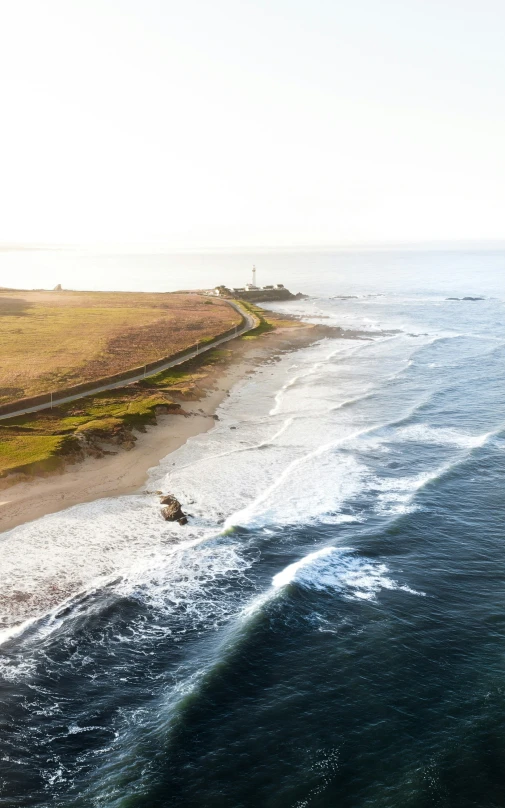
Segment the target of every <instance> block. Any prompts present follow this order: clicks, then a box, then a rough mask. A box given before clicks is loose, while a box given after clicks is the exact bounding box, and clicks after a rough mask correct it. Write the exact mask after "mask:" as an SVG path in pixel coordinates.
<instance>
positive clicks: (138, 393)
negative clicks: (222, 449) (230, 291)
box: [0, 293, 299, 485]
mask: <svg viewBox="0 0 505 808" xmlns="http://www.w3.org/2000/svg"><path fill="white" fill-rule="evenodd" d="M55 294H57V293H55ZM153 297H156V296H153ZM161 297H165V296H161ZM166 297H168V295H167V296H166ZM173 297H177V296H176V295H174V296H173ZM187 297H192V298H196V300H197V301H198V304H197V305H196V306H195V308H194V309H193V312H195V314H194V323H195V325H196V324H198V322H197V316H199V315H200V312H201V309H202V307H203V306H205V310H204V314H206V313H207V312H208V310H209V309H211V308H212V311H214V310H215V311H217V312H219V313H220V314H221V310H222V309H223V307H225V308H224V312H223V315H224V314H225V313H226V315H228V310H229V307H228V306H227V305H226V304H223V303H222V301H212V307H211V306H208V305H206V303H205V301H204V300H203V301H202V302H201V303H200V300H201V298H198V297H196V296H192V295H187ZM190 302H191V301H190ZM243 306H244V308H246V309H248V310H249V311H251V312H252V313H254V314H255V315H256V316H257V317H258V319H259V325H258V326H257V327H256V328H255V329H254V330H253V331H250V332H249V333H248V334H246V335H244V336H242V337H241V338H240V339H241V340H249V339H251V340H252V339H257V338H258V337H260V336H261V335H262V334H265V333H267V332H270V331H273V330H274V329H275V328H276V327H278V326H281V327H288V326H297V325H298V326H299V323H298V322H297V321H296V320H293V319H283V318H281V317H280V316H278V315H277V314H275V313H273V312H265V311H264V310H263V309H260V308H258V307H257V306H254V305H253V304H251V303H247V302H246V303H243ZM186 311H187V310H186ZM231 314H234V312H233V311H231ZM237 319H238V316H237ZM0 320H1V318H0ZM218 321H219V320H218V318H214V320H213V321H212V322H213V324H215V323H216V322H218ZM186 323H187V328H186V332H187V330H188V326H189V322H188V321H186ZM0 326H1V323H0ZM225 326H226V321H223V320H221V321H220V326H219V328H216V330H217V331H222V330H224V327H225ZM39 330H42V326H40V328H39ZM195 331H196V329H195V330H191V334H192V335H193V334H194V333H195ZM200 333H201V331H200ZM211 338H212V336H211V335H208V334H207V335H206V336H201V337H200V343H201V344H204V343H205V342H206V341H209V340H210V339H211ZM192 340H193V341H194V336H192ZM231 354H232V351H231V350H230V349H222V348H221V349H217V348H215V349H213V350H211V351H209V352H207V353H204V354H202V355H201V356H199V357H197V358H195V359H191V360H188V361H187V362H185V363H184V364H181V365H179V366H178V367H177V368H170V369H169V370H166V371H163V372H161V373H157V374H156V375H154V376H150V377H148V378H146V379H143V380H142V381H139V382H136V383H134V384H130V385H126V386H124V387H121V388H117V389H114V390H110V391H107V392H103V393H99V394H96V395H90V396H87V397H85V398H81V399H79V400H77V401H73V402H69V403H67V404H62V405H59V406H55V407H54V408H53V409H45V410H42V411H40V412H38V413H29V414H27V415H23V416H18V417H13V418H7V419H4V420H1V421H0V480H1V479H3V484H4V485H6V484H12V483H15V482H17V481H18V480H22V479H26V478H27V477H29V476H32V475H34V474H35V475H37V474H40V473H45V472H54V471H57V470H58V469H63V468H65V467H66V465H67V464H68V463H74V462H78V461H80V460H83V459H84V458H85V457H87V456H91V457H101V456H103V455H105V454H107V453H111V452H115V451H118V450H119V449H121V448H122V449H131V448H132V447H133V446H134V443H135V441H136V437H135V434H134V430H137V431H145V427H146V426H147V425H149V424H155V423H156V416H157V414H158V413H160V412H171V413H179V414H181V415H184V414H185V411H184V402H190V401H197V400H198V399H199V398H200V396H201V395H202V394H203V392H204V388H205V385H206V383H207V382H208V380H209V378H211V376H212V373H213V371H214V370H215V367H216V365H219V364H225V363H226V361H227V360H228V358H229V357H230V356H231ZM157 355H159V351H158V352H157ZM131 361H132V360H130V362H131ZM130 366H131V364H130ZM39 378H42V377H39ZM77 381H81V379H80V378H78V379H77Z"/></svg>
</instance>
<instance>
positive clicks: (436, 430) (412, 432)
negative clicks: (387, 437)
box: [395, 424, 492, 449]
mask: <svg viewBox="0 0 505 808" xmlns="http://www.w3.org/2000/svg"><path fill="white" fill-rule="evenodd" d="M491 434H492V433H491V432H486V433H483V434H481V435H468V434H466V433H464V432H459V431H458V430H456V429H444V428H440V427H432V426H430V425H429V424H412V425H410V426H406V427H403V428H402V429H399V430H398V431H397V433H396V436H395V437H396V439H400V440H404V441H416V442H419V443H427V444H430V443H431V444H438V445H449V446H457V447H461V448H462V449H475V448H478V447H480V446H484V444H485V443H486V441H487V440H488V439H489V437H490V436H491Z"/></svg>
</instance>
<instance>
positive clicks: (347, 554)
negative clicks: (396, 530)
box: [273, 547, 424, 600]
mask: <svg viewBox="0 0 505 808" xmlns="http://www.w3.org/2000/svg"><path fill="white" fill-rule="evenodd" d="M387 573H389V569H388V567H387V566H386V564H384V563H377V562H373V561H371V560H370V559H366V558H362V557H360V556H358V555H357V554H356V553H355V552H354V551H353V549H352V548H350V547H341V548H336V547H323V548H322V549H321V550H317V551H316V552H314V553H310V554H309V555H307V556H305V557H304V558H301V559H300V560H299V561H296V562H295V563H293V564H290V565H289V566H288V567H286V568H285V569H284V570H282V571H281V572H279V573H277V575H275V576H274V578H273V586H274V589H280V588H283V587H286V586H288V585H289V584H292V583H296V584H298V585H299V586H302V587H304V588H305V589H316V590H320V591H322V590H334V591H337V592H339V593H340V594H342V596H343V597H344V598H346V599H351V600H374V599H375V598H376V597H377V594H378V593H379V592H380V590H381V589H399V590H402V591H404V592H408V593H410V594H415V595H423V594H424V593H422V592H416V591H415V590H414V589H411V588H410V587H408V586H402V585H400V584H398V583H397V582H396V581H394V580H393V579H392V578H390V577H389V576H388V574H387Z"/></svg>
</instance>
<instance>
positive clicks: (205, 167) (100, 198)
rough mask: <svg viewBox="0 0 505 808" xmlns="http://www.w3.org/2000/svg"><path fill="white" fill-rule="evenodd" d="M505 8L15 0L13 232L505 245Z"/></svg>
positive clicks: (1, 40)
mask: <svg viewBox="0 0 505 808" xmlns="http://www.w3.org/2000/svg"><path fill="white" fill-rule="evenodd" d="M504 22H505V9H504V8H503V6H502V4H500V3H498V2H495V1H494V0H485V1H484V2H483V3H481V4H479V7H478V8H477V7H476V6H475V4H473V3H470V2H455V0H448V2H446V3H444V4H443V7H442V6H441V4H440V3H435V2H434V1H433V0H425V2H415V1H414V0H407V1H406V2H402V3H399V2H395V0H385V1H384V2H382V3H380V4H379V3H377V2H374V0H362V2H360V3H359V4H355V5H354V6H353V7H350V5H349V4H346V3H343V2H329V0H318V2H316V3H311V4H309V3H308V2H301V1H300V0H298V2H296V0H295V2H289V3H288V2H287V0H272V2H270V3H267V2H266V1H265V0H258V1H257V2H254V3H252V2H231V0H216V2H215V3H213V4H212V5H210V4H206V3H204V2H203V1H202V0H188V2H187V3H185V4H184V6H183V7H182V6H181V5H180V4H175V3H174V2H161V0H146V2H144V3H142V4H139V3H136V2H134V1H133V0H121V2H120V1H119V0H100V2H99V0H89V2H87V3H86V4H81V3H78V2H74V1H72V2H68V0H67V2H63V0H47V2H46V3H44V4H40V3H37V2H35V0H21V2H18V3H16V4H7V3H4V4H2V25H1V27H0V44H1V47H0V65H1V68H2V69H1V72H0V76H1V78H0V97H1V99H2V109H3V112H4V120H5V121H6V122H7V124H6V125H4V127H3V129H2V133H1V135H0V138H1V143H2V149H1V154H2V189H3V193H2V194H1V195H0V222H1V224H0V244H11V245H13V244H14V245H17V246H20V245H30V244H53V245H69V244H73V245H78V246H79V245H80V246H85V245H96V244H101V245H118V244H121V245H124V246H125V247H126V246H128V245H144V246H145V247H150V248H153V249H154V248H156V247H160V248H164V249H174V250H178V249H190V250H199V249H203V250H205V249H222V248H230V249H242V248H244V247H247V248H258V249H267V248H297V247H298V248H303V246H304V245H307V246H310V247H312V248H314V247H315V248H323V249H324V248H326V247H336V246H339V245H342V246H346V245H350V246H354V245H369V244H372V245H374V244H375V245H377V244H391V243H395V244H399V243H408V242H416V243H420V242H421V243H422V242H431V243H433V242H438V241H444V242H448V241H460V240H470V241H471V240H475V241H486V240H491V241H500V240H503V239H505V160H504V157H503V148H502V143H503V141H504V138H505V116H504V98H505V69H504V68H505V52H504V50H503V47H502V41H501V40H502V36H501V32H502V31H503V25H504Z"/></svg>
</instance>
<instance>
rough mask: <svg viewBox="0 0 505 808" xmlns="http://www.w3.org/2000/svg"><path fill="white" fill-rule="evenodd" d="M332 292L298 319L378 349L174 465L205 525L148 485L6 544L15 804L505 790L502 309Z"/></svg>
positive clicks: (296, 376)
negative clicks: (170, 511) (163, 508)
mask: <svg viewBox="0 0 505 808" xmlns="http://www.w3.org/2000/svg"><path fill="white" fill-rule="evenodd" d="M367 260H370V259H369V257H367ZM376 260H377V280H376V283H375V286H374V288H373V289H370V292H373V293H374V295H375V294H376V293H377V292H379V293H380V289H381V286H380V281H381V273H382V274H383V275H384V276H385V275H386V271H387V267H386V266H385V265H384V264H381V263H380V260H379V258H377V259H376ZM416 260H417V261H420V260H421V259H420V258H419V257H417V259H416ZM429 260H430V259H429V257H427V258H426V261H427V262H428V263H427V267H428V268H429V269H430V271H431V270H432V265H431V264H429ZM499 260H500V261H501V257H500V258H499ZM493 266H494V274H493V273H492V272H491V271H490V269H489V265H488V267H487V268H488V273H487V275H486V281H485V282H483V283H482V284H481V286H482V287H486V290H489V288H490V287H491V286H493V288H495V289H496V290H498V287H499V284H500V280H499V278H500V275H499V273H500V264H499V262H496V263H495V264H494V265H493ZM479 267H480V264H479V262H478V261H475V275H474V286H473V290H472V291H473V292H474V295H475V296H479V293H480V290H481V286H479ZM416 272H417V269H416ZM427 273H428V269H427ZM388 277H389V276H388ZM321 283H323V281H321ZM324 283H325V284H326V286H325V294H324V295H320V296H318V297H317V298H312V299H310V300H308V301H303V302H301V303H299V304H296V305H295V306H294V307H293V306H291V309H290V310H291V311H293V308H294V309H295V310H296V311H297V312H298V313H300V314H301V315H303V316H304V317H306V318H308V319H312V320H315V321H320V322H324V323H326V324H339V325H344V326H346V327H351V326H353V327H358V328H361V329H365V331H367V330H368V331H369V333H370V334H372V333H373V334H374V337H373V339H361V340H340V339H335V340H333V339H325V340H323V341H322V342H320V343H318V344H316V345H314V346H312V347H311V348H308V349H304V350H302V351H298V352H296V353H290V354H285V355H283V356H282V357H281V358H280V360H279V361H278V362H273V363H267V364H265V365H264V366H262V367H260V368H258V370H257V371H256V372H255V374H254V375H253V376H251V377H250V378H249V379H248V380H247V382H245V383H244V384H243V385H242V386H241V387H240V388H238V389H237V390H236V391H235V392H234V393H233V395H232V396H231V397H230V399H229V400H228V401H227V403H226V405H225V406H223V408H222V411H221V414H220V417H221V420H220V421H219V422H218V424H217V425H216V429H215V430H212V431H211V432H210V433H208V434H207V435H204V436H200V437H199V438H196V439H194V440H192V441H190V443H189V444H188V445H187V446H186V447H183V448H182V449H181V450H179V451H178V452H176V453H175V454H174V455H171V456H170V457H169V458H167V459H166V460H165V461H164V462H163V463H162V464H161V465H160V467H159V468H158V469H156V470H154V471H153V473H152V475H151V479H150V482H149V484H148V486H147V487H148V490H153V489H155V488H164V489H165V488H167V489H168V488H170V490H174V492H175V493H177V494H178V495H179V496H180V498H181V499H182V500H183V501H184V503H186V504H187V505H188V507H189V506H190V507H191V510H192V513H193V519H192V524H191V527H190V528H189V530H188V531H186V532H181V529H179V528H178V527H176V528H175V527H170V526H166V525H165V524H164V523H163V522H161V521H160V519H159V516H158V512H157V505H156V498H155V497H153V496H151V495H149V494H145V493H141V494H139V495H138V496H134V497H124V498H121V500H120V501H119V502H118V501H117V500H105V501H102V502H100V503H95V504H91V505H84V506H79V507H78V508H74V509H71V510H70V511H67V512H63V513H62V514H59V515H55V516H53V517H47V518H45V519H43V520H39V521H38V522H35V523H32V524H31V525H27V526H23V527H21V528H18V529H16V530H14V531H11V532H9V533H7V534H5V536H4V541H3V542H2V543H1V548H2V549H1V553H0V554H1V559H0V560H1V562H2V575H3V581H4V590H3V591H4V593H5V595H6V598H7V599H6V601H5V603H6V604H7V606H5V615H4V622H5V625H6V627H7V626H10V628H9V629H8V630H9V631H11V632H12V630H13V627H15V626H16V625H17V624H18V625H19V626H20V628H19V629H18V633H13V634H11V635H9V634H8V633H7V632H6V633H5V635H4V643H3V645H2V646H0V663H1V671H2V675H3V680H2V687H1V691H0V697H1V700H2V710H1V719H0V721H1V724H0V727H1V731H0V765H1V769H0V772H1V774H0V805H1V806H8V807H9V808H14V806H68V807H69V808H70V807H72V808H73V807H74V806H82V807H84V806H100V808H102V806H104V807H105V806H107V808H119V806H121V808H133V807H134V806H135V808H169V807H170V808H172V806H173V808H179V807H180V808H193V807H194V808H196V807H197V806H198V808H200V807H201V806H205V808H214V806H215V807H216V808H217V807H218V806H219V808H249V807H251V808H253V807H254V808H256V807H257V806H265V807H266V808H270V807H272V808H302V806H303V807H305V806H308V807H310V808H334V806H341V808H369V807H371V806H374V808H425V807H426V808H427V807H428V806H447V807H450V808H453V807H454V808H466V807H467V806H468V808H470V806H475V807H476V808H492V807H493V808H494V806H503V805H505V527H504V525H505V497H504V491H505V468H504V457H505V455H504V451H505V317H504V306H503V303H502V300H501V298H500V296H499V294H498V293H497V294H495V295H490V294H486V293H483V296H484V297H485V298H486V299H485V300H479V301H462V300H458V301H447V300H446V299H445V298H446V297H448V296H458V297H459V296H464V295H465V294H466V293H467V292H468V276H467V277H466V280H465V284H464V285H463V286H464V289H463V286H462V285H461V284H460V285H458V283H457V282H456V281H455V282H454V286H453V288H450V272H449V273H448V274H447V275H446V277H445V280H444V284H445V285H446V287H447V288H444V291H443V293H441V291H440V288H437V289H436V290H434V291H433V292H431V293H429V291H426V290H423V292H422V293H421V292H420V291H419V290H417V291H410V290H409V288H408V276H407V277H406V279H405V280H404V287H405V288H403V289H400V288H399V286H398V284H397V283H396V282H395V283H396V286H395V289H394V290H393V289H391V288H390V286H391V283H389V281H388V282H386V280H385V281H384V289H385V292H384V296H382V297H377V296H373V297H366V296H363V295H366V294H368V292H366V291H363V290H362V289H361V286H362V285H363V284H364V281H363V279H361V281H360V283H358V284H357V285H356V288H355V292H356V294H357V295H360V296H358V297H356V298H352V299H348V300H341V299H335V296H336V295H338V294H340V292H339V288H338V284H336V283H335V285H334V288H332V287H331V284H330V283H329V281H328V278H327V276H325V280H324ZM451 293H453V294H451ZM379 332H380V333H379ZM230 426H236V427H237V429H235V430H233V431H230V429H229V427H230ZM55 586H56V595H55ZM51 587H52V588H51ZM58 587H60V589H61V592H62V593H64V594H62V595H61V596H58V595H57V591H58ZM33 592H36V596H34V597H32V598H31V599H30V593H33ZM51 593H52V594H51ZM63 601H64V602H63ZM23 619H30V620H31V621H32V622H30V623H25V624H24V626H23V625H21V621H22V620H23Z"/></svg>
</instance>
